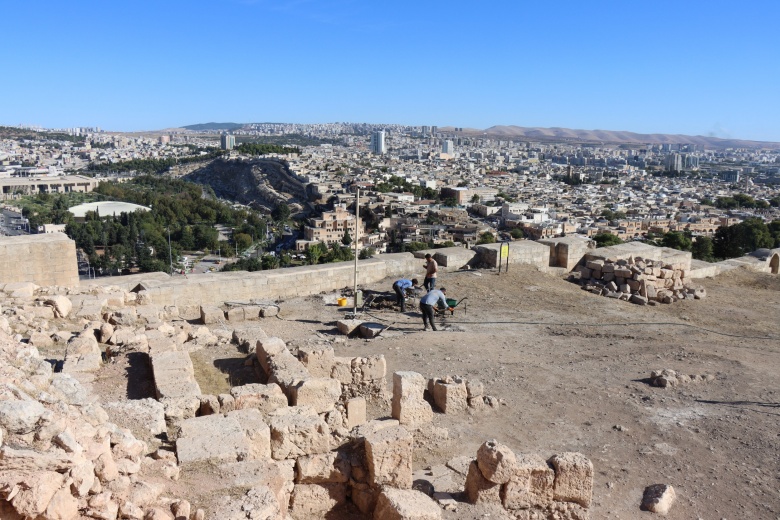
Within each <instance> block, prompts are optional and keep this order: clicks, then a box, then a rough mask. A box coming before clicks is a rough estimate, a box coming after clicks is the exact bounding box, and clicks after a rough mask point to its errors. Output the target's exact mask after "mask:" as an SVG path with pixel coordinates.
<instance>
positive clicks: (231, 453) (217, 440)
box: [176, 415, 252, 464]
mask: <svg viewBox="0 0 780 520" xmlns="http://www.w3.org/2000/svg"><path fill="white" fill-rule="evenodd" d="M251 451H252V448H251V446H250V442H249V438H248V437H247V435H246V434H245V433H244V429H243V428H242V427H241V424H240V423H239V421H238V420H237V419H236V418H233V417H224V416H222V415H207V416H204V417H194V418H192V419H186V420H184V421H182V422H181V433H180V436H179V438H178V439H177V440H176V456H177V457H178V459H179V464H186V463H188V462H205V461H219V462H234V461H237V460H244V459H246V458H248V457H249V455H250V453H251Z"/></svg>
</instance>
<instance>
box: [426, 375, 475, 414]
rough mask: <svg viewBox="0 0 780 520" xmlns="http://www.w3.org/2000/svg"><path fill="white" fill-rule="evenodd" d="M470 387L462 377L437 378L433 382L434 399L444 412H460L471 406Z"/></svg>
mask: <svg viewBox="0 0 780 520" xmlns="http://www.w3.org/2000/svg"><path fill="white" fill-rule="evenodd" d="M468 396H469V394H468V389H467V388H466V383H465V381H463V380H462V379H460V378H448V380H446V381H445V380H437V381H435V382H434V384H433V400H434V402H435V403H436V406H437V407H438V408H439V409H440V410H441V411H442V412H444V413H460V412H464V411H466V409H467V408H468V406H469V402H468Z"/></svg>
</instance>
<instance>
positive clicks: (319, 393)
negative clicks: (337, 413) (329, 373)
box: [290, 378, 341, 413]
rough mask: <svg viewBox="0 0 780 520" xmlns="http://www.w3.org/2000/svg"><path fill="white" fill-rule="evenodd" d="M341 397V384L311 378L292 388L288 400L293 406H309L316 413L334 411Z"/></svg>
mask: <svg viewBox="0 0 780 520" xmlns="http://www.w3.org/2000/svg"><path fill="white" fill-rule="evenodd" d="M340 396H341V384H340V383H339V382H338V381H336V380H335V379H330V378H327V379H326V378H312V379H307V380H305V381H301V382H300V383H298V384H297V385H295V386H293V387H292V388H291V391H290V398H291V401H292V404H293V406H310V407H312V408H314V409H315V410H316V411H317V413H325V412H329V411H331V410H333V409H334V407H335V404H336V401H338V400H339V397H340Z"/></svg>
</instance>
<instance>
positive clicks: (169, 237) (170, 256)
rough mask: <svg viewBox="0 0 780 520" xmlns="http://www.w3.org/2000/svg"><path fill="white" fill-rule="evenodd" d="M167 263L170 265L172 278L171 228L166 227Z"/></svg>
mask: <svg viewBox="0 0 780 520" xmlns="http://www.w3.org/2000/svg"><path fill="white" fill-rule="evenodd" d="M168 261H169V262H170V263H171V276H173V253H172V252H171V226H168Z"/></svg>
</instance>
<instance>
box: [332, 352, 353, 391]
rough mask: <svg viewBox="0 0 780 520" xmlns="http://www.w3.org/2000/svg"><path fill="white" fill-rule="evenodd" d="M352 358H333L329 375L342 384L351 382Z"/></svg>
mask: <svg viewBox="0 0 780 520" xmlns="http://www.w3.org/2000/svg"><path fill="white" fill-rule="evenodd" d="M352 359H353V358H350V357H335V358H333V370H331V372H330V377H332V378H333V379H335V380H337V381H338V382H339V383H341V384H342V385H351V384H352Z"/></svg>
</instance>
